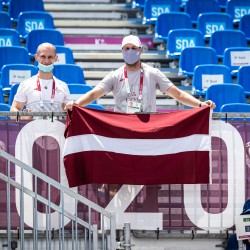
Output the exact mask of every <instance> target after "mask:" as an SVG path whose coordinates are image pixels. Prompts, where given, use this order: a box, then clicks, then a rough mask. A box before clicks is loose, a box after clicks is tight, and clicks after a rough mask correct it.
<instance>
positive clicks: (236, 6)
mask: <svg viewBox="0 0 250 250" xmlns="http://www.w3.org/2000/svg"><path fill="white" fill-rule="evenodd" d="M226 13H227V14H229V15H230V16H231V17H232V19H233V22H234V23H235V24H238V23H239V21H240V18H241V17H242V16H244V15H245V14H249V13H250V0H230V1H227V4H226Z"/></svg>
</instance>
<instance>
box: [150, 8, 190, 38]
mask: <svg viewBox="0 0 250 250" xmlns="http://www.w3.org/2000/svg"><path fill="white" fill-rule="evenodd" d="M191 28H192V21H191V18H190V16H189V15H188V14H187V13H184V12H170V13H163V14H160V15H159V16H158V18H157V20H156V23H155V32H154V39H155V40H157V39H160V40H164V41H166V40H167V39H168V33H169V31H170V30H173V29H191Z"/></svg>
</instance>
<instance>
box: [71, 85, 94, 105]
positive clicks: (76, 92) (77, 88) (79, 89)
mask: <svg viewBox="0 0 250 250" xmlns="http://www.w3.org/2000/svg"><path fill="white" fill-rule="evenodd" d="M68 87H69V92H70V95H71V98H72V100H77V99H78V98H79V97H81V96H82V95H84V94H86V93H87V92H89V91H90V90H92V89H93V88H92V87H91V86H89V85H86V84H69V85H68ZM92 103H95V104H97V102H96V101H94V102H92Z"/></svg>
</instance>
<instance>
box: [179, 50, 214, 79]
mask: <svg viewBox="0 0 250 250" xmlns="http://www.w3.org/2000/svg"><path fill="white" fill-rule="evenodd" d="M201 64H218V58H217V56H216V52H215V50H214V49H213V48H210V47H205V46H197V47H188V48H185V49H183V50H182V52H181V55H180V61H179V73H180V74H182V75H185V76H193V73H194V68H195V67H196V66H197V65H201Z"/></svg>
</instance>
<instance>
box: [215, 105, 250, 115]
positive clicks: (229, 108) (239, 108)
mask: <svg viewBox="0 0 250 250" xmlns="http://www.w3.org/2000/svg"><path fill="white" fill-rule="evenodd" d="M220 112H238V113H244V112H250V104H248V103H228V104H224V105H222V106H221V108H220Z"/></svg>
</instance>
